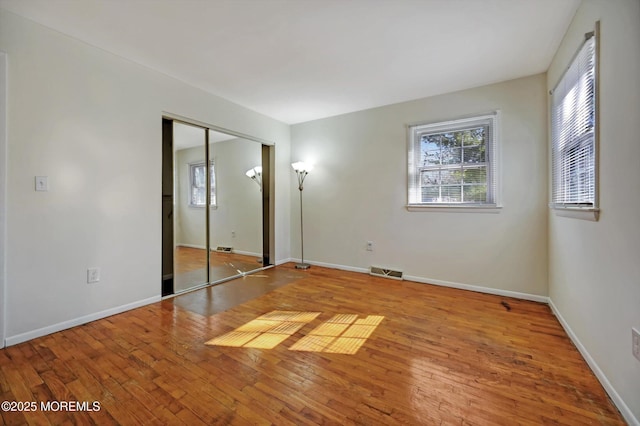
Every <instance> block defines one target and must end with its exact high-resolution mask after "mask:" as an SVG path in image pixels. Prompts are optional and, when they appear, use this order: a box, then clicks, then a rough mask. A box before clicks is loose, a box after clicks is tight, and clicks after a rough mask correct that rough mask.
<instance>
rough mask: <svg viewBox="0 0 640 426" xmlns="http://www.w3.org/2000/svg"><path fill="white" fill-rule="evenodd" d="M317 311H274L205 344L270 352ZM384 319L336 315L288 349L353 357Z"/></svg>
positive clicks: (381, 317) (311, 318)
mask: <svg viewBox="0 0 640 426" xmlns="http://www.w3.org/2000/svg"><path fill="white" fill-rule="evenodd" d="M318 315H320V312H298V311H273V312H269V313H267V314H264V315H262V316H260V317H258V318H256V319H254V320H253V321H249V322H248V323H246V324H244V325H242V326H240V327H238V328H236V329H235V330H233V331H231V332H229V333H226V334H223V335H222V336H218V337H216V338H214V339H211V340H209V341H208V342H206V343H205V344H206V345H213V346H233V347H243V348H257V349H273V348H275V347H276V346H278V345H279V344H280V343H282V342H284V341H285V340H286V339H288V338H289V337H290V336H292V335H293V334H295V333H296V332H297V331H298V330H300V329H301V328H302V327H304V326H305V325H306V324H308V323H310V322H311V321H313V320H314V319H316V317H318ZM383 319H384V317H383V316H380V315H369V316H367V317H366V318H361V319H358V315H355V314H338V315H334V316H333V317H332V318H331V319H329V320H327V321H325V322H323V323H322V324H320V325H318V326H317V327H316V328H314V329H313V330H312V331H311V332H310V333H309V334H307V335H306V336H304V337H303V338H301V339H300V340H299V341H298V342H296V343H295V344H294V345H293V346H291V347H290V348H289V350H292V351H305V352H325V353H337V354H350V355H352V354H355V353H356V352H358V350H359V349H360V347H361V346H362V345H363V344H364V342H366V340H367V339H368V338H369V336H371V333H373V331H374V330H375V329H376V327H377V326H378V325H379V324H380V323H381V322H382V320H383Z"/></svg>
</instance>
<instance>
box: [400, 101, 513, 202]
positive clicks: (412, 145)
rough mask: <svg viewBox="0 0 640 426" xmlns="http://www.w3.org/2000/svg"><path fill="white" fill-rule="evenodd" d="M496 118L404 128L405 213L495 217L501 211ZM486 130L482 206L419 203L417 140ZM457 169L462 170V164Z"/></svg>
mask: <svg viewBox="0 0 640 426" xmlns="http://www.w3.org/2000/svg"><path fill="white" fill-rule="evenodd" d="M499 118H500V111H494V112H492V113H489V114H483V115H477V116H473V117H466V118H460V119H455V120H449V121H443V122H437V123H426V124H425V123H419V124H412V125H409V126H408V129H407V130H408V137H407V139H408V164H407V172H408V173H407V174H408V178H407V179H408V185H407V186H408V194H407V209H408V210H409V211H439V212H443V211H446V212H475V213H479V212H484V213H498V212H499V211H500V208H501V201H500V185H499V183H500V179H499V167H498V164H499V150H498V139H499ZM480 126H486V127H487V128H488V135H487V137H486V141H485V162H484V165H485V167H486V176H487V200H486V201H485V202H482V203H479V202H478V203H465V202H422V201H421V194H422V187H421V184H420V173H421V171H423V170H425V168H424V167H423V166H422V165H421V159H420V155H421V147H420V144H421V137H422V136H423V135H425V134H434V133H446V132H456V131H461V130H465V129H471V128H476V127H480ZM458 164H460V168H464V163H458Z"/></svg>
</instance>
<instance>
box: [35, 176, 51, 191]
mask: <svg viewBox="0 0 640 426" xmlns="http://www.w3.org/2000/svg"><path fill="white" fill-rule="evenodd" d="M48 190H49V176H36V191H48Z"/></svg>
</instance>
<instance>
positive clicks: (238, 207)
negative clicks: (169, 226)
mask: <svg viewBox="0 0 640 426" xmlns="http://www.w3.org/2000/svg"><path fill="white" fill-rule="evenodd" d="M173 126H174V127H173V141H174V143H173V146H174V204H175V205H174V210H173V211H174V278H175V279H174V292H175V293H179V292H182V291H185V290H189V289H193V288H196V287H199V286H202V285H206V284H208V283H215V282H221V281H225V280H228V279H230V278H234V277H237V276H239V275H242V274H245V273H249V272H252V271H255V270H258V269H260V268H261V267H262V264H261V260H262V196H261V192H260V191H261V188H260V186H258V185H256V181H257V179H258V178H259V173H256V175H254V176H253V177H250V176H249V175H248V174H247V171H249V170H254V172H255V171H256V169H257V168H258V167H259V166H260V165H261V159H262V158H261V152H262V151H261V150H262V145H261V143H259V142H255V141H251V140H247V139H242V138H237V137H235V136H232V135H228V134H224V133H221V132H217V131H213V130H209V129H205V128H202V127H198V126H193V125H188V124H184V123H180V122H174V123H173ZM207 132H208V139H209V150H208V151H209V152H208V154H209V165H208V166H209V170H208V171H207V164H206V157H207V150H206V140H207ZM257 170H259V169H257ZM207 176H208V177H209V185H207ZM207 186H208V187H209V189H210V197H209V200H207ZM207 202H209V204H207ZM207 211H208V212H209V219H208V222H209V226H208V227H209V233H208V235H207ZM207 252H208V254H209V255H208V256H207Z"/></svg>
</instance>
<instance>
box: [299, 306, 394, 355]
mask: <svg viewBox="0 0 640 426" xmlns="http://www.w3.org/2000/svg"><path fill="white" fill-rule="evenodd" d="M357 318H358V316H357V315H349V314H340V315H335V316H334V317H333V318H331V319H330V320H328V321H326V322H324V323H322V324H320V325H319V326H317V327H316V328H315V329H313V330H312V331H311V332H310V333H309V334H308V335H306V336H305V337H303V338H302V339H300V340H298V341H297V342H296V343H295V344H294V345H293V346H291V347H290V348H289V350H292V351H305V352H327V353H337V354H348V355H353V354H355V353H356V352H358V349H360V347H361V346H362V345H364V343H365V342H366V341H367V339H368V338H369V336H371V333H373V331H374V330H375V329H376V327H377V326H378V324H380V323H381V322H382V320H383V319H384V317H383V316H380V315H369V316H368V317H366V318H363V319H357Z"/></svg>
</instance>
